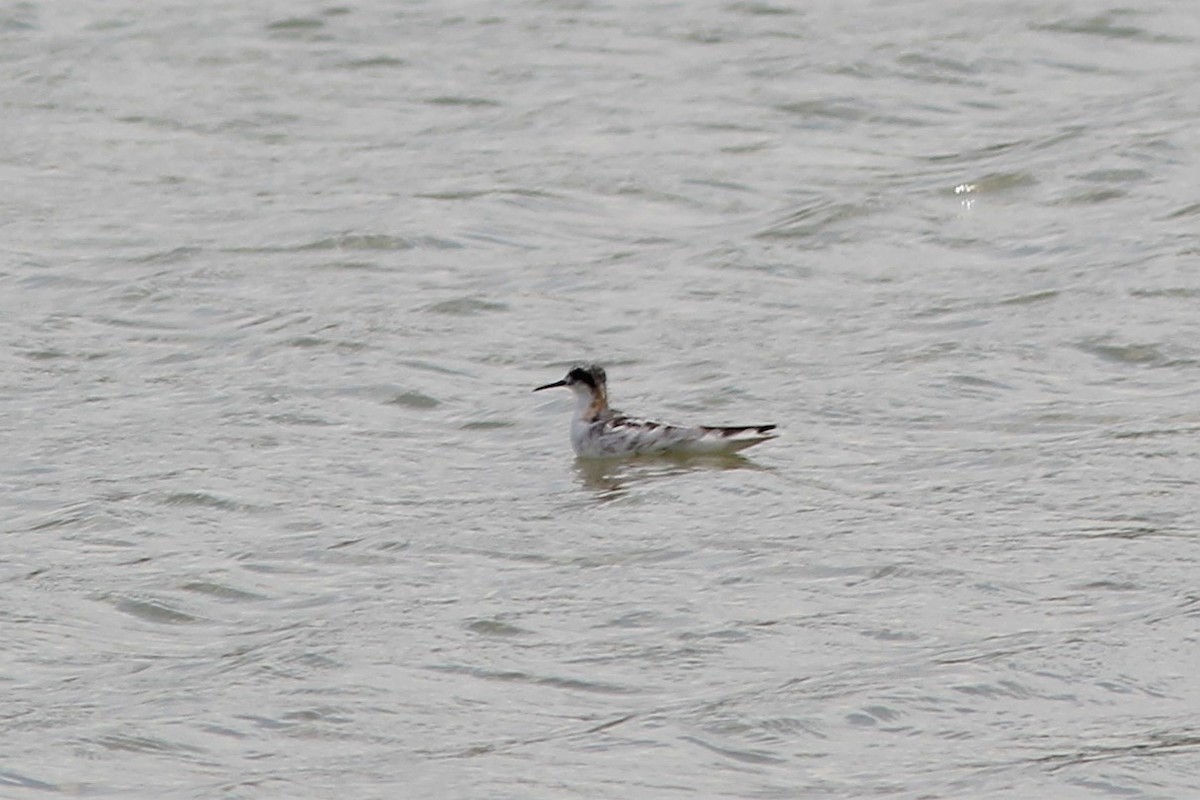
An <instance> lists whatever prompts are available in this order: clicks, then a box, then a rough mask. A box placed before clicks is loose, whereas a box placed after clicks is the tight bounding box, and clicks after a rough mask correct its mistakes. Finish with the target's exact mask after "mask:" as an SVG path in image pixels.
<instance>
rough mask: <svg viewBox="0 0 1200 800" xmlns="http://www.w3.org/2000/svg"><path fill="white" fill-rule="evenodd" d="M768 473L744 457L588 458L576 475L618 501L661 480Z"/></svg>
mask: <svg viewBox="0 0 1200 800" xmlns="http://www.w3.org/2000/svg"><path fill="white" fill-rule="evenodd" d="M733 469H750V470H763V471H765V470H768V469H770V468H769V467H763V466H760V465H758V464H756V463H754V462H753V461H751V460H750V459H748V458H746V457H745V456H740V455H737V454H726V455H719V456H703V457H701V456H693V457H690V458H680V457H665V456H657V457H643V458H627V459H585V458H580V459H576V461H575V475H576V477H577V478H578V479H579V483H580V485H581V486H582V487H583V488H585V489H588V490H589V491H591V492H593V493H594V494H595V496H596V499H597V500H600V501H601V502H607V501H609V500H616V499H618V498H620V497H622V496H624V495H625V494H627V493H628V492H629V490H630V489H631V488H633V487H635V486H637V485H638V484H645V483H649V482H651V481H654V480H658V479H660V478H669V477H672V476H675V475H684V474H686V473H689V472H704V471H708V470H720V471H724V470H733Z"/></svg>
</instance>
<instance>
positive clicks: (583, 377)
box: [567, 367, 596, 389]
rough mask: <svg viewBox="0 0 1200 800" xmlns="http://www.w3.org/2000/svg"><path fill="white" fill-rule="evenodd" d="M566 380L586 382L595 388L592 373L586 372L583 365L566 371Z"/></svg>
mask: <svg viewBox="0 0 1200 800" xmlns="http://www.w3.org/2000/svg"><path fill="white" fill-rule="evenodd" d="M567 380H568V381H570V382H571V383H586V384H587V385H588V386H591V387H592V388H593V389H594V388H596V379H595V378H593V377H592V373H590V372H588V371H587V370H586V369H584V368H583V367H575V368H574V369H573V370H571V371H570V372H568V373H567Z"/></svg>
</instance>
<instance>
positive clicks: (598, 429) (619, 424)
mask: <svg viewBox="0 0 1200 800" xmlns="http://www.w3.org/2000/svg"><path fill="white" fill-rule="evenodd" d="M607 381H608V376H606V375H605V374H604V369H603V368H601V367H598V366H595V365H588V366H579V367H573V368H572V369H571V371H570V372H568V373H567V377H565V378H563V379H562V380H561V381H555V382H554V383H547V384H546V385H545V386H539V387H537V388H536V389H534V391H535V392H540V391H541V390H542V389H553V388H555V387H558V386H565V387H567V388H568V389H570V390H571V391H572V392H574V393H575V402H576V407H575V417H574V418H573V419H572V420H571V446H572V447H573V448H575V455H577V456H579V457H580V458H604V457H610V456H634V455H718V454H722V453H736V452H737V451H738V450H744V449H745V448H747V447H751V446H752V445H756V444H758V443H759V442H765V441H767V440H768V439H774V438H775V434H774V433H772V431H774V430H775V426H774V425H740V426H736V427H712V426H708V425H697V426H691V427H688V426H680V425H667V424H665V423H662V422H651V421H650V420H644V419H633V418H632V417H627V416H625V415H624V414H622V413H621V412H619V411H617V410H616V409H613V408H609V407H608V386H607Z"/></svg>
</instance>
